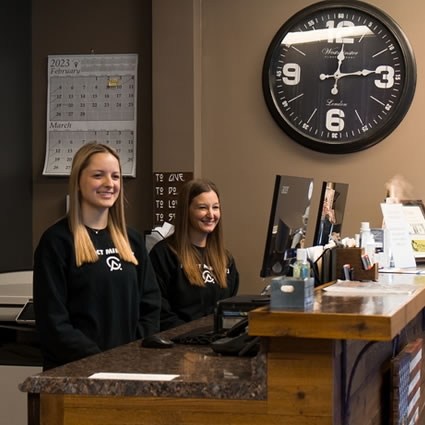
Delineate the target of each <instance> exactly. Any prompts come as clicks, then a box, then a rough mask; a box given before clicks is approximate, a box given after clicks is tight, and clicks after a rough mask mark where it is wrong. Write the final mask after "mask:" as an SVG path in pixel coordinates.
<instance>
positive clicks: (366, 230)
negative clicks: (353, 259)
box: [360, 221, 372, 248]
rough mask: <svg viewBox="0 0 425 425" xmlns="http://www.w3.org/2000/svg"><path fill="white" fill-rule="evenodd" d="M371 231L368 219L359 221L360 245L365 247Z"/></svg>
mask: <svg viewBox="0 0 425 425" xmlns="http://www.w3.org/2000/svg"><path fill="white" fill-rule="evenodd" d="M371 236H372V233H370V226H369V222H368V221H362V222H361V223H360V247H361V248H366V245H367V244H368V243H369V241H370V238H371Z"/></svg>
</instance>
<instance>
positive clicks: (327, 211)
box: [313, 181, 348, 246]
mask: <svg viewBox="0 0 425 425" xmlns="http://www.w3.org/2000/svg"><path fill="white" fill-rule="evenodd" d="M347 195H348V184H346V183H336V182H331V181H324V182H323V185H322V192H321V195H320V202H319V208H318V213H317V221H316V230H315V232H314V239H313V245H314V246H316V245H326V244H327V243H328V242H329V237H330V236H331V235H332V233H336V234H338V235H339V236H341V229H342V222H343V218H344V210H345V203H346V201H347Z"/></svg>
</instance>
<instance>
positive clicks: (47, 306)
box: [33, 143, 161, 369]
mask: <svg viewBox="0 0 425 425" xmlns="http://www.w3.org/2000/svg"><path fill="white" fill-rule="evenodd" d="M69 195H70V207H69V213H68V214H67V216H66V217H65V218H63V219H61V220H60V221H58V222H57V223H55V224H54V225H52V226H51V227H50V228H48V229H47V230H46V231H45V232H44V234H43V235H42V237H41V239H40V242H39V245H38V247H37V249H36V251H35V254H34V282H33V287H34V307H35V315H36V326H37V329H38V331H39V334H40V339H41V346H42V352H43V360H44V362H43V365H44V368H45V369H50V368H52V367H56V366H59V365H62V364H65V363H68V362H70V361H73V360H77V359H80V358H83V357H86V356H89V355H91V354H95V353H99V352H101V351H104V350H107V349H110V348H113V347H116V346H119V345H122V344H126V343H128V342H131V341H134V340H136V339H138V338H143V337H147V336H149V335H152V334H154V333H156V332H157V331H158V330H159V314H160V300H161V296H160V292H159V288H158V285H157V282H156V278H155V273H154V271H153V269H152V265H151V263H150V260H149V257H148V255H147V252H146V249H145V246H144V242H143V239H142V237H141V236H140V235H139V234H138V233H137V232H136V231H134V230H132V229H130V228H127V226H126V221H125V216H124V201H123V199H124V194H123V186H122V174H121V167H120V160H119V156H118V154H117V153H116V151H115V150H114V149H112V148H111V147H109V146H107V145H103V144H95V143H90V144H86V145H83V146H82V147H81V148H80V149H79V151H78V152H77V153H76V154H75V156H74V159H73V163H72V169H71V176H70V180H69Z"/></svg>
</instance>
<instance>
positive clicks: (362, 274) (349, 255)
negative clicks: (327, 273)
mask: <svg viewBox="0 0 425 425" xmlns="http://www.w3.org/2000/svg"><path fill="white" fill-rule="evenodd" d="M363 254H364V248H336V278H337V279H345V278H344V272H343V269H342V267H343V265H344V264H350V266H351V267H352V268H353V269H354V280H378V264H377V263H375V264H374V265H373V266H372V268H371V269H370V270H365V269H364V268H363V265H362V258H361V256H362V255H363Z"/></svg>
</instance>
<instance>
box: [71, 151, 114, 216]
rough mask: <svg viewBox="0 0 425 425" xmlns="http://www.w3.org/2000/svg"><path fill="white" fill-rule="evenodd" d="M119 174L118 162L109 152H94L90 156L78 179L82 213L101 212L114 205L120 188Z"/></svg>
mask: <svg viewBox="0 0 425 425" xmlns="http://www.w3.org/2000/svg"><path fill="white" fill-rule="evenodd" d="M120 174H121V173H120V165H119V162H118V160H117V158H115V157H114V156H113V155H111V154H110V153H106V152H105V153H104V152H102V153H96V154H94V155H92V156H91V157H90V161H89V164H88V166H87V167H86V168H84V169H83V170H82V171H81V175H80V179H79V189H80V196H81V208H82V210H83V215H84V214H85V213H96V212H103V211H105V210H107V209H109V208H111V207H112V206H113V205H114V203H115V201H116V200H117V198H118V195H119V193H120V189H121V178H120Z"/></svg>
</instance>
